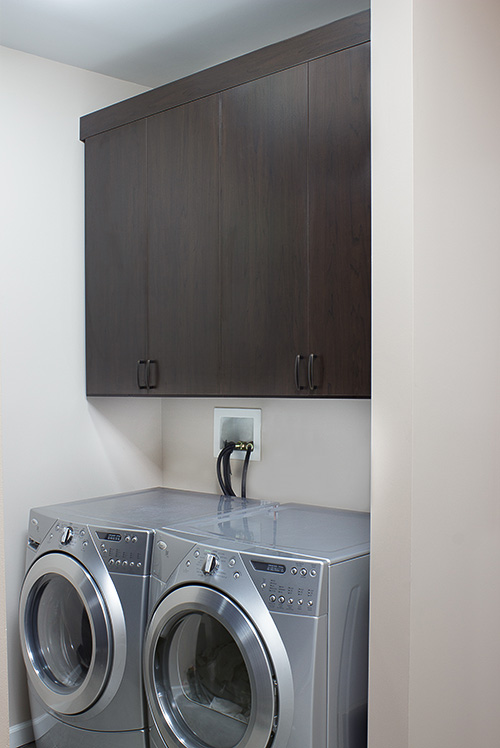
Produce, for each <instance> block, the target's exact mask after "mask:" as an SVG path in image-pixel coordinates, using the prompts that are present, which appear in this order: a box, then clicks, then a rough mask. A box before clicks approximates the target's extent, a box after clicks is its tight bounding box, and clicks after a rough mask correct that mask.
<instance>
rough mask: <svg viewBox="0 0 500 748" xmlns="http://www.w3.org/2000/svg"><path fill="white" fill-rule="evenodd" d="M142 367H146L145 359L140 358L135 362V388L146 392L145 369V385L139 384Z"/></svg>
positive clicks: (145, 379)
mask: <svg viewBox="0 0 500 748" xmlns="http://www.w3.org/2000/svg"><path fill="white" fill-rule="evenodd" d="M143 366H145V367H147V361H146V360H145V359H143V358H141V359H139V361H138V362H137V387H138V388H139V389H140V390H147V389H148V372H147V368H146V369H145V370H144V374H145V378H144V382H145V384H141V377H140V374H141V369H142V367H143Z"/></svg>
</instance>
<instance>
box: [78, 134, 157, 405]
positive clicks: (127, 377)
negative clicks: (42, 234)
mask: <svg viewBox="0 0 500 748" xmlns="http://www.w3.org/2000/svg"><path fill="white" fill-rule="evenodd" d="M85 180H86V182H85V263H86V267H85V283H86V291H85V292H86V338H87V394H88V395H139V394H141V392H142V390H139V389H138V386H137V361H138V359H143V358H145V356H146V344H147V308H146V307H147V301H146V293H147V278H146V269H147V259H146V252H147V245H146V241H147V212H146V207H147V206H146V123H145V122H136V123H133V124H131V125H125V126H123V127H119V128H117V129H116V130H113V131H111V132H105V133H102V134H100V135H95V136H93V137H91V138H88V139H87V141H86V143H85Z"/></svg>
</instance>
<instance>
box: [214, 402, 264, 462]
mask: <svg viewBox="0 0 500 748" xmlns="http://www.w3.org/2000/svg"><path fill="white" fill-rule="evenodd" d="M261 414H262V411H261V410H260V409H258V408H214V457H217V456H218V454H219V452H220V451H221V449H222V448H223V447H224V445H225V444H226V442H253V451H252V453H251V455H250V459H251V460H260V442H261ZM233 457H234V459H235V460H244V459H245V452H237V451H235V452H233V453H232V455H231V458H233Z"/></svg>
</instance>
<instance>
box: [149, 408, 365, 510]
mask: <svg viewBox="0 0 500 748" xmlns="http://www.w3.org/2000/svg"><path fill="white" fill-rule="evenodd" d="M214 407H222V408H228V407H238V408H239V407H244V408H245V407H246V408H260V409H261V410H262V459H261V461H260V462H257V461H255V462H254V461H251V462H250V465H249V470H248V481H247V489H248V490H247V493H248V496H251V497H253V498H258V499H271V500H276V501H299V502H304V503H308V504H321V505H323V506H335V507H343V508H348V509H360V510H363V511H367V510H368V509H369V501H370V401H369V400H312V399H311V400H308V399H303V400H286V399H281V400H280V399H263V400H258V399H246V400H239V399H218V400H216V399H199V400H195V399H189V398H187V399H177V400H175V399H173V400H165V401H164V402H163V424H164V425H163V449H164V457H163V463H164V483H165V484H166V485H168V486H171V487H173V488H188V489H193V490H197V491H215V492H217V491H218V490H219V486H218V483H217V478H216V473H215V459H214V455H213V428H214ZM231 462H232V465H233V473H234V475H233V488H234V489H235V491H236V493H238V494H239V492H240V475H241V466H242V463H241V462H237V461H236V460H232V461H231Z"/></svg>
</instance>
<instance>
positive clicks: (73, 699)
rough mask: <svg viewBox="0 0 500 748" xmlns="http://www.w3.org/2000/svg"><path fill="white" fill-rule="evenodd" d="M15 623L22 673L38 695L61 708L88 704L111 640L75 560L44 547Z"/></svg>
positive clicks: (93, 590)
mask: <svg viewBox="0 0 500 748" xmlns="http://www.w3.org/2000/svg"><path fill="white" fill-rule="evenodd" d="M20 628H21V646H22V650H23V656H24V660H25V664H26V668H27V672H28V677H29V679H30V682H31V684H32V685H33V686H34V688H35V690H36V691H37V693H38V695H39V696H40V698H41V699H42V701H43V702H44V703H45V704H46V705H47V706H48V707H49V708H51V709H53V710H54V711H58V712H61V713H63V714H77V713H79V712H82V711H84V710H85V709H88V708H89V707H90V706H91V705H92V704H93V703H94V702H95V700H96V699H97V698H98V696H99V694H100V693H101V691H102V689H103V687H104V685H105V683H106V680H107V677H108V674H109V667H110V661H111V654H112V640H111V628H110V624H109V619H108V614H107V610H106V607H105V605H104V601H103V599H102V596H101V594H100V592H99V589H98V587H97V586H96V584H95V582H94V581H93V580H92V577H91V576H90V575H89V574H88V572H87V571H86V570H85V568H84V567H83V566H82V565H81V564H80V563H79V562H78V561H76V560H75V559H73V558H72V557H71V556H68V555H65V554H62V553H50V554H47V555H46V556H42V557H41V558H40V559H39V560H38V561H36V562H35V563H34V564H33V566H32V567H31V569H30V570H29V572H28V574H27V575H26V579H25V581H24V584H23V587H22V591H21V603H20Z"/></svg>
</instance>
